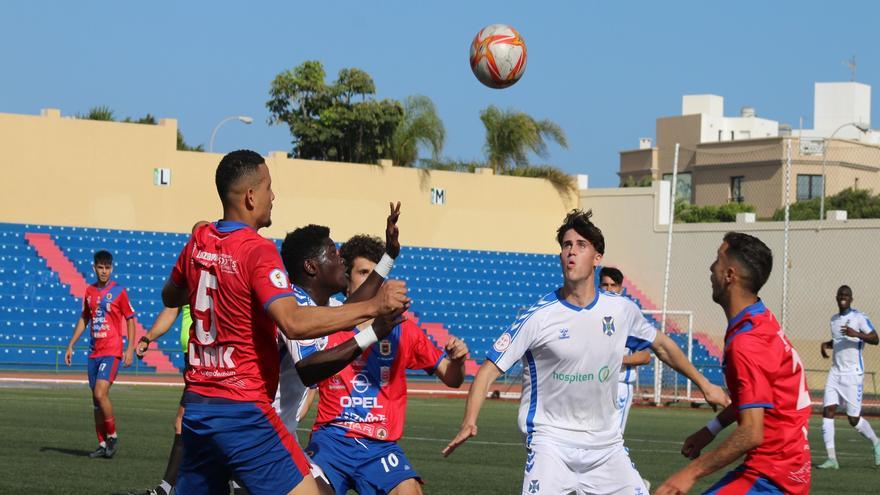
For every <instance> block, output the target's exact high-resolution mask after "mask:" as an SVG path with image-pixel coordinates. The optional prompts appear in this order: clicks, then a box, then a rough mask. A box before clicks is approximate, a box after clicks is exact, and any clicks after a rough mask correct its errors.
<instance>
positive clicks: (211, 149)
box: [208, 115, 254, 153]
mask: <svg viewBox="0 0 880 495" xmlns="http://www.w3.org/2000/svg"><path fill="white" fill-rule="evenodd" d="M230 120H237V121H239V122H243V123H245V124H250V123H252V122H253V121H254V119H252V118H251V117H248V116H247V115H233V116H231V117H226V118H225V119H223V120H221V121H220V122H219V123H217V125H216V126H214V130H213V131H212V132H211V140H210V141H208V152H209V153H213V152H214V138H215V137H216V136H217V131H218V130H219V129H220V127H221V126H222V125H223V124H225V123H227V122H229V121H230Z"/></svg>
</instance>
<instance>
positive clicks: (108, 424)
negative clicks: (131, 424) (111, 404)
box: [104, 416, 116, 437]
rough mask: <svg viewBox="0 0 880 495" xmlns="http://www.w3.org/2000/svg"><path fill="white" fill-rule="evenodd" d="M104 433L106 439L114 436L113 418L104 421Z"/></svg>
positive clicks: (114, 424)
mask: <svg viewBox="0 0 880 495" xmlns="http://www.w3.org/2000/svg"><path fill="white" fill-rule="evenodd" d="M104 433H105V434H106V435H107V436H108V437H112V436H115V435H116V419H115V418H113V416H110V417H109V418H106V419H104Z"/></svg>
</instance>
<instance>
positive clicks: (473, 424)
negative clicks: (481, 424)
mask: <svg viewBox="0 0 880 495" xmlns="http://www.w3.org/2000/svg"><path fill="white" fill-rule="evenodd" d="M499 376H501V369H500V368H498V366H497V365H496V364H495V363H494V362H492V361H491V360H489V359H487V360H486V361H484V362H483V366H481V367H480V371H478V372H477V376H475V377H474V382H473V383H472V384H471V389H470V390H469V391H468V397H467V403H466V404H465V406H464V419H462V421H461V429H459V431H458V434H457V435H455V438H453V439H452V441H451V442H449V443H448V444H447V445H446V448H444V449H443V452H442V453H443V457H448V456H449V454H452V452H454V451H455V449H457V448H458V447H459V446H460V445H461V444H463V443H464V442H466V441H467V439H468V438H471V437H475V436H477V417H479V415H480V409H482V408H483V403H484V402H486V395H487V394H488V393H489V387H490V386H491V385H492V383H494V382H495V380H496V379H498V377H499Z"/></svg>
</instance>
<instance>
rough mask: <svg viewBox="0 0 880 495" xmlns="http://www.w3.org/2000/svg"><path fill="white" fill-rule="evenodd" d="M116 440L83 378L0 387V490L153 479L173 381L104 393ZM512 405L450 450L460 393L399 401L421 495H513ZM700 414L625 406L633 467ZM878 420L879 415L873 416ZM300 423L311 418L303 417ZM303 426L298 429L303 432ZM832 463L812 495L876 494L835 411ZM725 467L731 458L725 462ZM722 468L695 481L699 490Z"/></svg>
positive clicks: (815, 427)
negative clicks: (100, 439)
mask: <svg viewBox="0 0 880 495" xmlns="http://www.w3.org/2000/svg"><path fill="white" fill-rule="evenodd" d="M111 399H112V400H113V405H114V408H115V415H116V422H117V425H118V426H117V428H118V431H119V435H120V448H119V452H118V453H117V455H116V457H115V458H114V459H112V460H105V459H96V460H92V459H89V458H88V457H86V455H87V454H88V452H90V451H91V450H92V449H94V447H95V443H96V440H95V434H94V426H93V421H92V406H91V400H90V399H89V392H88V388H87V387H86V386H84V385H83V386H70V387H62V388H59V387H58V386H54V387H51V388H50V387H47V388H34V387H31V386H28V387H11V388H10V387H7V388H2V389H0V418H2V421H0V438H2V441H0V459H2V462H0V493H3V494H6V493H10V494H14V493H39V494H112V493H126V492H127V491H129V490H135V489H144V488H147V487H152V486H155V485H156V483H157V482H158V481H159V479H160V477H161V476H162V474H163V473H164V470H165V463H166V460H167V456H168V451H169V449H170V447H171V440H172V435H173V429H172V421H173V419H174V414H175V411H176V408H177V403H178V401H179V400H180V390H179V389H177V388H172V387H151V386H121V385H116V386H114V387H113V390H112V392H111ZM517 406H518V404H517V403H515V402H510V401H487V402H486V405H485V407H484V408H483V412H482V414H481V417H480V423H479V426H480V434H479V436H478V437H476V438H473V439H471V440H469V441H468V443H467V444H465V445H464V446H463V447H461V448H460V449H459V450H458V451H456V452H455V453H454V454H453V455H452V456H451V457H450V458H448V459H444V458H443V457H441V455H440V450H441V449H442V448H443V447H444V446H445V445H446V443H447V442H448V441H449V439H451V438H452V436H453V435H454V434H455V433H456V432H457V431H458V425H459V423H460V421H461V416H462V413H463V411H464V400H462V399H439V398H438V399H421V398H413V399H410V401H409V411H408V420H407V425H406V431H405V434H404V437H403V439H402V440H401V442H400V443H401V445H402V447H403V449H404V451H405V452H406V453H407V456H408V457H409V459H410V461H411V462H412V464H413V465H414V467H415V468H416V470H418V472H419V473H420V474H421V475H422V477H423V478H424V479H425V481H426V482H427V485H426V486H425V487H424V489H425V493H427V494H518V493H520V486H521V483H522V471H523V464H524V461H525V452H524V449H523V447H522V444H521V443H520V436H519V432H518V431H517V428H516V412H517ZM708 418H709V414H708V412H707V411H706V410H705V409H704V410H691V409H686V408H681V409H679V408H675V409H643V408H635V409H634V410H633V411H632V413H631V414H630V418H629V424H628V427H627V433H626V445H627V447H629V449H630V454H631V456H632V459H633V461H634V462H635V463H636V466H637V467H638V469H639V471H640V472H641V474H642V476H643V477H645V478H647V479H648V480H650V481H651V482H652V483H653V484H654V486H657V485H658V484H659V483H660V482H662V481H663V480H664V479H665V478H666V476H667V475H669V474H670V473H672V472H673V471H674V470H677V469H679V468H680V467H682V466H684V464H685V462H686V460H685V459H684V458H683V457H681V455H679V453H678V450H679V448H680V446H681V441H682V440H683V439H684V438H685V437H686V436H687V435H688V434H690V433H691V432H693V431H695V430H696V429H697V428H699V427H701V426H702V425H704V424H705V423H706V421H707V420H708ZM873 423H874V425H875V427H880V421H877V420H874V421H873ZM303 424H304V425H307V426H308V425H311V416H310V417H309V418H307V419H306V421H304V423H303ZM820 425H821V419H820V417H819V416H814V418H813V421H811V428H812V429H811V432H810V442H811V446H812V448H813V455H814V462H821V461H822V460H823V459H824V454H825V449H824V447H823V445H822V434H821V428H820ZM306 436H307V435H306V434H305V433H304V432H301V433H300V437H301V438H303V439H304V438H306ZM837 452H838V459H839V460H840V464H841V469H840V471H819V470H813V490H812V492H811V493H814V494H826V493H827V494H831V493H834V494H841V493H846V494H859V493H866V494H867V493H877V490H878V488H877V487H878V486H880V470H878V469H876V468H875V467H874V464H873V456H872V452H871V449H870V446H869V445H868V442H867V441H865V440H864V439H863V438H862V437H860V436H859V435H858V434H857V433H856V432H855V430H854V429H853V428H852V427H850V426H849V424H848V423H847V422H846V420H845V419H844V418H841V419H838V420H837ZM731 467H732V466H731ZM722 475H723V473H718V474H716V475H714V476H711V477H710V478H709V479H708V480H706V481H704V482H701V483H699V484H698V485H697V486H696V487H695V488H694V490H693V491H692V492H691V493H700V492H701V491H702V490H703V489H705V488H707V487H708V486H709V485H710V484H711V483H713V482H714V481H716V480H717V479H719V478H720V477H721V476H722Z"/></svg>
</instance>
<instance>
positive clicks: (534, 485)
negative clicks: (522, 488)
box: [529, 480, 541, 493]
mask: <svg viewBox="0 0 880 495" xmlns="http://www.w3.org/2000/svg"><path fill="white" fill-rule="evenodd" d="M539 491H541V483H540V482H539V481H538V480H529V493H538V492H539Z"/></svg>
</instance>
